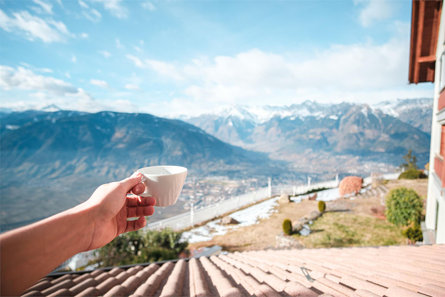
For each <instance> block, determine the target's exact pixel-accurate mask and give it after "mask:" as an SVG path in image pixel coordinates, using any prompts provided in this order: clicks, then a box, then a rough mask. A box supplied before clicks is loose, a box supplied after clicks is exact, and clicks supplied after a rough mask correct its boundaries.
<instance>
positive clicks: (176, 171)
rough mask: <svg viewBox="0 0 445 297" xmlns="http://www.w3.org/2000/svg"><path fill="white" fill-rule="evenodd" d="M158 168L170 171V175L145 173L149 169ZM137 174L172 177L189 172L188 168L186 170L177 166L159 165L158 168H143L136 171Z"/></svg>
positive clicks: (155, 167)
mask: <svg viewBox="0 0 445 297" xmlns="http://www.w3.org/2000/svg"><path fill="white" fill-rule="evenodd" d="M157 168H163V169H166V170H168V171H169V173H168V174H157V173H150V172H144V171H145V170H147V169H157ZM170 170H171V171H170ZM136 172H140V173H142V174H144V175H155V176H171V175H178V174H184V173H186V172H187V168H185V167H183V166H176V165H157V166H147V167H142V168H139V169H138V170H136Z"/></svg>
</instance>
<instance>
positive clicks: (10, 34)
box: [0, 0, 433, 116]
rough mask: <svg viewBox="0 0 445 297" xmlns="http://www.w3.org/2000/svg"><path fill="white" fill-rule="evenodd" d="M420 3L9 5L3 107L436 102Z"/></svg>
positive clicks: (98, 1)
mask: <svg viewBox="0 0 445 297" xmlns="http://www.w3.org/2000/svg"><path fill="white" fill-rule="evenodd" d="M410 20H411V1H408V0H406V1H405V0H404V1H384V0H351V1H347V0H329V1H328V0H326V1H317V0H313V1H312V0H307V1H303V0H294V1H292V0H287V1H280V0H274V1H272V0H270V1H269V0H258V1H255V0H240V1H234V0H226V1H217V0H205V1H204V0H191V1H179V0H175V1H173V0H163V1H156V0H153V1H146V0H140V1H137V0H128V1H124V0H122V1H121V0H69V1H63V0H0V108H11V109H14V110H24V109H31V108H32V109H40V108H43V107H45V106H48V105H51V104H55V105H57V106H58V107H60V108H62V109H70V110H82V111H89V112H96V111H101V110H111V111H121V112H144V113H151V114H155V115H159V116H176V115H181V114H182V115H196V114H200V113H206V112H211V111H214V110H217V109H222V108H225V107H227V106H230V105H234V104H242V105H247V106H249V105H256V106H258V105H260V106H261V105H290V104H294V103H301V102H303V101H306V100H313V101H317V102H320V103H337V102H338V103H339V102H343V101H346V102H358V103H368V104H373V103H377V102H380V101H384V100H395V99H398V98H400V99H405V98H420V97H429V98H431V97H433V85H432V84H431V83H426V84H419V85H410V84H408V67H409V40H410Z"/></svg>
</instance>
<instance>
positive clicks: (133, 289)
mask: <svg viewBox="0 0 445 297" xmlns="http://www.w3.org/2000/svg"><path fill="white" fill-rule="evenodd" d="M444 259H445V246H444V245H434V246H419V247H415V246H393V247H366V248H333V249H298V250H297V249H294V250H267V251H248V252H242V253H232V254H230V253H229V254H222V255H218V256H212V257H201V258H199V259H189V260H178V261H167V262H164V263H157V264H155V263H152V264H141V265H135V266H130V267H115V268H112V269H111V270H110V269H97V270H94V271H90V272H81V273H67V274H63V275H60V274H58V275H56V274H54V275H49V276H47V277H45V278H43V279H41V280H40V281H39V282H37V283H36V284H35V285H34V286H32V287H30V288H29V289H28V290H27V291H25V293H24V294H23V295H22V296H187V297H188V296H190V297H204V296H225V297H232V296H257V297H259V296H286V297H289V296H308V297H312V296H314V297H315V296H334V297H336V296H360V297H375V296H386V297H391V296H408V297H409V296H423V297H425V296H431V297H445V278H444V277H443V275H444V273H445V260H444Z"/></svg>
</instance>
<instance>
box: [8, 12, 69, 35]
mask: <svg viewBox="0 0 445 297" xmlns="http://www.w3.org/2000/svg"><path fill="white" fill-rule="evenodd" d="M0 28H2V29H3V30H5V31H7V32H14V33H22V34H25V36H26V38H27V39H28V40H31V41H34V40H36V39H40V40H42V41H43V42H46V43H51V42H61V41H64V40H65V39H66V38H67V37H70V36H71V34H70V33H69V32H68V29H67V28H66V26H65V24H64V23H62V22H58V21H54V20H52V19H48V20H43V19H41V18H39V17H37V16H33V15H31V14H30V13H29V12H27V11H21V12H16V13H13V14H12V17H9V16H8V15H6V14H5V13H4V12H3V11H2V10H1V9H0Z"/></svg>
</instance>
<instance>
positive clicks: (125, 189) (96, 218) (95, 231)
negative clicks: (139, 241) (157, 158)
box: [85, 173, 155, 250]
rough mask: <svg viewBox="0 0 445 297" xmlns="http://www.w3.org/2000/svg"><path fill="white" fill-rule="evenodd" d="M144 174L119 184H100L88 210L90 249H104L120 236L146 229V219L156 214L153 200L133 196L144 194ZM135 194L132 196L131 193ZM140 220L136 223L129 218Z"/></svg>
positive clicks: (88, 204)
mask: <svg viewBox="0 0 445 297" xmlns="http://www.w3.org/2000/svg"><path fill="white" fill-rule="evenodd" d="M141 178H142V175H141V174H140V173H138V174H137V175H133V176H131V177H129V178H126V179H124V180H122V181H119V182H112V183H109V184H104V185H101V186H100V187H98V188H97V189H96V191H94V193H93V195H91V197H90V199H88V200H87V201H86V202H85V207H86V208H87V209H89V210H91V215H92V218H91V219H92V222H93V226H92V233H91V243H90V245H89V246H88V248H87V250H92V249H96V248H99V247H102V246H104V245H106V244H107V243H109V242H110V241H111V240H113V239H114V238H115V237H116V236H118V235H119V234H121V233H124V232H129V231H135V230H138V229H140V228H142V227H144V226H145V224H146V219H145V216H150V215H152V214H153V212H154V204H155V198H154V197H140V196H134V195H139V194H141V193H143V192H144V190H145V186H144V184H142V183H141ZM130 192H131V193H133V194H134V195H132V196H130V195H128V194H130ZM132 217H139V218H138V219H137V220H134V221H127V218H132Z"/></svg>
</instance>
